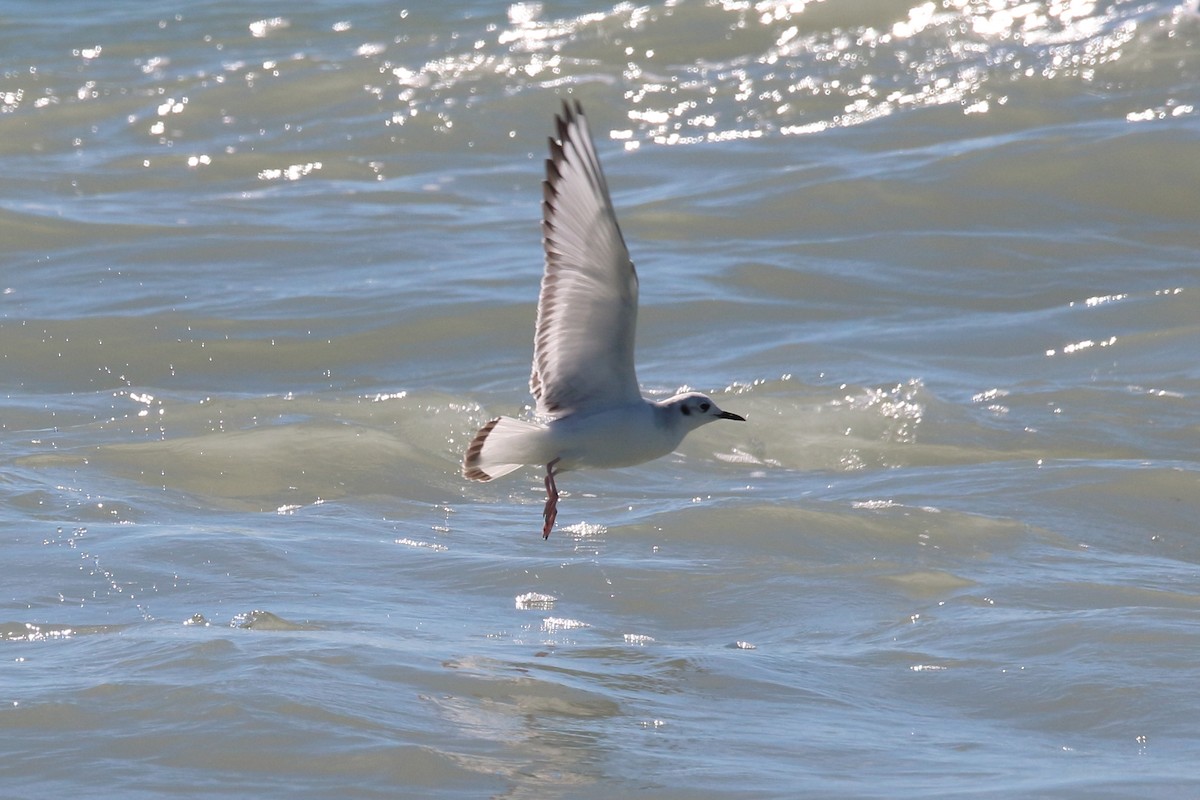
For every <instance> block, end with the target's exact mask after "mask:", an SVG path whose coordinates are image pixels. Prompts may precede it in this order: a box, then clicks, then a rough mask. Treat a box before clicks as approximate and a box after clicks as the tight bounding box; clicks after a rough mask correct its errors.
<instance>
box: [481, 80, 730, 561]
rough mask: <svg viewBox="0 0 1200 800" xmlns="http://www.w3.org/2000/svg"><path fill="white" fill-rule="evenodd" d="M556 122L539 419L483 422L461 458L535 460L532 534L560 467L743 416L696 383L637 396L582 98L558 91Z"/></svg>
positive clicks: (609, 212) (620, 266) (484, 472)
mask: <svg viewBox="0 0 1200 800" xmlns="http://www.w3.org/2000/svg"><path fill="white" fill-rule="evenodd" d="M555 123H556V126H557V130H556V134H557V137H556V138H551V139H550V158H548V159H547V160H546V180H545V181H544V182H543V183H542V189H543V191H542V245H543V247H544V249H545V251H546V264H545V271H544V272H543V274H542V288H541V293H540V295H539V297H538V309H537V326H536V329H535V332H534V340H533V372H532V374H531V375H530V377H529V390H530V392H532V394H533V398H534V400H535V401H536V408H535V412H536V413H535V416H536V418H537V419H538V421H537V422H530V421H526V420H520V419H514V418H512V417H497V418H495V419H493V420H491V421H489V422H488V423H487V424H485V425H484V426H483V427H482V428H480V429H479V431H478V432H477V433H476V434H475V437H474V439H472V440H471V443H470V445H468V447H467V452H466V455H465V456H464V458H463V467H462V473H463V477H465V478H468V479H470V480H473V481H490V480H492V479H494V478H499V477H500V476H502V475H507V474H508V473H510V472H512V471H514V470H517V469H520V468H521V467H523V466H527V465H530V466H539V467H544V468H545V470H546V479H545V485H546V505H545V507H544V508H543V510H542V520H543V523H544V524H543V526H542V538H543V539H548V538H550V531H551V530H552V529H553V528H554V520H555V519H556V517H557V516H558V486H557V484H556V482H555V477H556V476H557V475H558V474H559V473H561V472H566V471H567V470H573V469H578V468H580V467H628V466H632V465H634V464H641V463H642V462H645V461H650V460H652V459H655V458H659V457H661V456H665V455H666V454H668V453H670V452H672V451H673V450H675V448H677V447H678V446H679V443H680V442H682V441H683V437H685V436H686V435H687V434H688V433H690V432H691V431H693V430H695V429H696V428H699V427H700V426H701V425H705V424H707V423H709V422H713V421H715V420H719V419H731V420H737V421H739V422H745V418H744V417H741V416H738V415H737V414H734V413H731V412H729V411H722V410H721V409H720V408H718V407H717V404H716V403H714V402H713V401H712V400H711V399H710V398H709V397H707V396H705V395H703V394H700V393H699V392H685V393H683V394H678V395H675V396H674V397H671V398H668V399H666V400H658V401H655V400H648V399H646V398H644V397H642V392H641V390H640V389H639V388H638V381H637V374H636V372H635V371H634V365H633V342H634V329H635V328H636V326H637V298H638V277H637V272H636V271H635V270H634V267H633V262H632V261H631V260H630V259H629V251H628V250H627V249H626V247H625V239H624V238H623V237H622V236H621V229H620V228H619V227H618V225H617V217H616V213H615V212H614V211H613V204H612V199H611V198H610V197H609V194H608V184H607V182H606V181H605V180H604V172H603V171H602V170H601V169H600V159H599V157H598V156H597V155H596V147H595V144H594V143H593V141H592V136H591V132H590V131H589V130H588V124H587V118H586V117H585V116H584V114H583V107H582V106H581V105H580V104H579V103H578V101H576V102H575V103H574V105H571V104H568V103H567V102H566V101H564V102H563V110H562V113H561V114H560V115H557V116H556V117H555Z"/></svg>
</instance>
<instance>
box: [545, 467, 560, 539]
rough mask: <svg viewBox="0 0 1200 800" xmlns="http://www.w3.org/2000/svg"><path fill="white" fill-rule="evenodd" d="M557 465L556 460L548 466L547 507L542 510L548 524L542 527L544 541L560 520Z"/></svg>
mask: <svg viewBox="0 0 1200 800" xmlns="http://www.w3.org/2000/svg"><path fill="white" fill-rule="evenodd" d="M557 463H558V459H557V458H556V459H554V460H553V461H551V462H550V463H549V464H547V465H546V507H545V508H544V509H542V519H543V520H545V523H546V524H545V525H543V526H542V538H543V539H549V538H550V531H551V530H553V529H554V520H555V519H557V518H558V484H556V483H555V482H554V465H555V464H557Z"/></svg>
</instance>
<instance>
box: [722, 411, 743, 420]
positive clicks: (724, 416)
mask: <svg viewBox="0 0 1200 800" xmlns="http://www.w3.org/2000/svg"><path fill="white" fill-rule="evenodd" d="M717 419H734V420H737V421H738V422H745V421H746V418H745V417H739V416H738V415H737V414H734V413H733V412H731V411H722V412H721V413H720V414H717Z"/></svg>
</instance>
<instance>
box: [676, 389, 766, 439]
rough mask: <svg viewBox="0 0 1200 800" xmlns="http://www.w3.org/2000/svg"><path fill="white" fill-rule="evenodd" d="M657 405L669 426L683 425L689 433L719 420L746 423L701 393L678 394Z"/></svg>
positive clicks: (743, 419)
mask: <svg viewBox="0 0 1200 800" xmlns="http://www.w3.org/2000/svg"><path fill="white" fill-rule="evenodd" d="M656 405H657V406H658V407H659V408H660V409H662V411H661V412H660V413H662V414H664V415H665V416H666V420H667V423H668V424H669V425H681V426H682V427H683V429H684V430H688V431H690V430H692V429H694V428H699V427H700V426H701V425H704V424H707V423H709V422H714V421H716V420H718V419H732V420H737V421H738V422H745V421H746V418H745V417H741V416H738V415H737V414H733V413H730V412H729V411H722V410H721V409H719V408H717V404H716V403H714V402H713V401H712V399H711V398H710V397H708V395H703V394H700V393H699V392H684V393H683V394H677V395H675V396H674V397H670V398H667V399H666V400H660V401H659V402H658V403H657V404H656Z"/></svg>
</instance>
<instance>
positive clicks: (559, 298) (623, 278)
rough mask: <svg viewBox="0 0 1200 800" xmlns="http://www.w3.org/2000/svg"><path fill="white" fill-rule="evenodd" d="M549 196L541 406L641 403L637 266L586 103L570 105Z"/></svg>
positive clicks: (536, 377)
mask: <svg viewBox="0 0 1200 800" xmlns="http://www.w3.org/2000/svg"><path fill="white" fill-rule="evenodd" d="M555 122H556V123H557V126H558V138H557V140H555V139H551V140H550V158H549V159H547V161H546V180H545V182H544V184H543V200H542V244H543V246H544V247H545V250H546V271H545V273H544V274H543V276H542V291H541V295H540V296H539V298H538V314H537V330H536V332H535V335H534V345H533V374H532V375H531V376H530V379H529V388H530V391H532V392H533V397H534V399H535V400H536V401H537V411H538V413H539V414H546V415H550V416H562V415H564V414H567V413H570V412H573V411H586V410H588V409H589V408H603V407H607V406H613V405H620V404H624V403H630V402H635V401H637V400H638V399H640V398H641V392H640V391H639V389H638V382H637V374H636V372H635V371H634V366H633V340H634V329H635V328H636V325H637V295H638V280H637V273H636V271H635V270H634V268H633V262H632V261H630V260H629V251H628V250H627V249H626V247H625V240H624V239H623V238H622V236H621V229H620V228H619V227H617V217H616V214H615V213H614V212H613V206H612V200H611V198H610V197H609V195H608V184H607V183H606V182H605V180H604V173H603V172H602V171H601V169H600V159H599V158H598V157H597V156H596V148H595V145H594V144H593V142H592V136H591V133H590V131H588V126H587V118H586V117H584V115H583V108H582V107H581V106H580V105H579V103H578V102H576V103H575V104H574V107H572V106H570V105H568V104H567V103H566V102H564V103H563V113H562V115H561V116H558V117H556V118H555Z"/></svg>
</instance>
